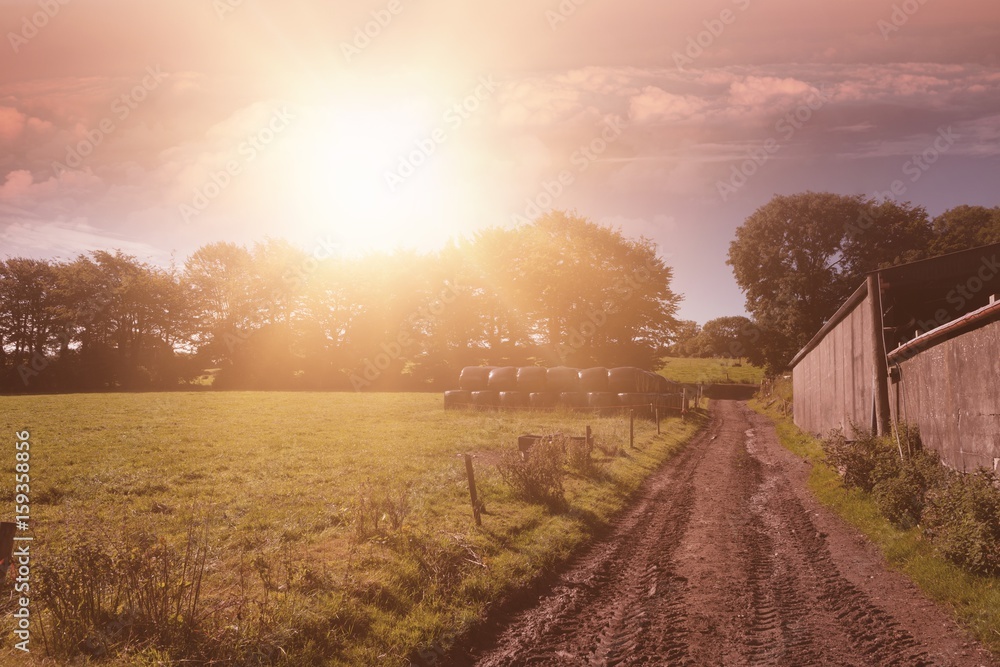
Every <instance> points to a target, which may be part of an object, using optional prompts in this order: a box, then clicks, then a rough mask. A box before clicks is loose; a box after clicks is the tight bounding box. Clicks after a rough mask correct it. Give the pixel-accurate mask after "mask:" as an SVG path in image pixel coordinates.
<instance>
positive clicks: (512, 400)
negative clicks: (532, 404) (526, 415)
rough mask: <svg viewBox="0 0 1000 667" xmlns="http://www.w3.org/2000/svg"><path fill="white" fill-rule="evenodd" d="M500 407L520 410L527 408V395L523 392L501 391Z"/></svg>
mask: <svg viewBox="0 0 1000 667" xmlns="http://www.w3.org/2000/svg"><path fill="white" fill-rule="evenodd" d="M500 407H502V408H510V409H516V410H520V409H523V408H526V407H528V394H527V393H526V392H523V391H501V392H500Z"/></svg>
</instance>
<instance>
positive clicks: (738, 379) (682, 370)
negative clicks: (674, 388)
mask: <svg viewBox="0 0 1000 667" xmlns="http://www.w3.org/2000/svg"><path fill="white" fill-rule="evenodd" d="M663 362H664V364H665V365H664V367H663V368H661V369H660V371H659V373H660V375H663V376H664V377H666V378H667V379H668V380H673V381H674V382H683V383H685V384H701V383H704V384H714V383H737V384H760V383H761V381H763V379H764V369H762V368H757V367H756V366H751V365H750V364H748V363H747V362H746V360H743V361H740V360H738V359H695V358H688V357H664V359H663ZM737 364H740V365H737Z"/></svg>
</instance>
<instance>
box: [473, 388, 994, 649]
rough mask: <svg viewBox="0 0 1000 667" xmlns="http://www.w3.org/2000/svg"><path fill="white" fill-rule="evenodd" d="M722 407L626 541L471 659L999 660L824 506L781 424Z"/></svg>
mask: <svg viewBox="0 0 1000 667" xmlns="http://www.w3.org/2000/svg"><path fill="white" fill-rule="evenodd" d="M714 406H715V408H714V415H713V418H712V421H711V423H710V425H709V426H708V428H707V429H706V430H705V431H704V432H703V433H702V434H701V435H699V436H698V437H697V438H696V439H695V440H694V441H693V442H692V443H691V444H690V445H689V446H688V447H686V448H685V450H684V451H683V452H682V453H681V454H680V455H679V456H678V457H676V458H675V459H674V460H673V461H671V462H670V463H668V464H667V466H665V467H664V469H663V470H662V471H660V472H659V473H657V474H656V475H655V476H654V477H653V478H652V479H651V480H649V482H648V483H647V485H646V486H645V487H644V489H643V491H642V492H641V495H640V497H639V499H638V500H637V502H636V503H635V505H634V506H633V507H632V508H631V509H630V510H629V511H628V512H627V513H626V514H625V515H624V516H623V517H622V519H621V521H620V523H619V524H618V526H617V528H616V529H615V530H614V531H613V533H612V534H611V535H610V536H609V537H608V538H607V539H606V540H604V541H602V542H600V543H597V544H595V545H594V546H593V547H592V548H591V549H590V550H589V551H588V552H587V553H585V554H583V555H582V556H581V557H580V558H579V559H578V560H577V561H576V563H575V564H574V565H573V566H572V567H571V568H570V569H569V570H568V571H567V572H566V573H565V574H564V575H563V576H561V577H560V578H559V580H558V581H557V582H556V583H555V585H554V586H553V587H552V588H551V589H550V590H549V591H548V593H547V594H546V596H545V597H543V598H542V599H541V600H540V601H539V603H538V604H537V605H536V606H534V607H533V608H531V609H528V610H527V611H524V612H522V613H521V614H519V615H518V616H517V617H515V618H514V619H512V620H511V621H510V623H509V625H507V626H506V627H505V628H504V629H503V630H502V631H501V632H500V633H499V634H498V635H497V636H494V637H491V638H487V639H483V640H482V641H483V643H484V645H483V646H481V647H478V648H477V649H475V650H473V653H472V657H471V659H470V662H471V663H473V664H477V665H481V666H482V667H501V666H502V667H510V666H516V665H566V666H572V665H727V666H728V665H906V666H911V665H956V666H966V665H969V666H972V665H983V666H986V665H989V666H991V667H995V666H997V665H998V663H997V662H996V661H995V660H993V659H992V658H991V657H990V656H989V654H988V653H987V652H986V651H985V650H983V649H981V648H980V647H979V646H978V645H977V644H975V643H974V642H973V641H972V640H971V639H970V638H969V637H968V636H967V635H966V633H964V632H963V631H962V630H960V629H959V628H958V627H957V626H956V625H955V623H954V622H953V621H952V620H951V619H950V618H948V616H947V615H946V614H945V613H944V612H943V611H941V610H940V609H938V608H937V607H936V606H935V605H933V604H932V603H931V602H929V601H928V600H927V599H926V598H925V597H923V596H922V595H921V594H920V592H919V591H918V590H917V589H916V588H915V587H914V586H913V585H912V584H911V583H910V582H909V581H907V580H906V579H904V578H903V577H902V576H900V575H898V574H896V573H894V572H890V571H887V570H886V568H885V566H884V563H883V562H882V560H881V558H880V556H879V555H878V553H877V552H876V551H875V550H874V548H873V547H871V546H870V545H869V544H867V542H865V541H864V539H863V538H861V537H860V536H858V535H857V534H856V533H855V532H854V531H853V530H851V529H850V528H848V527H846V526H845V525H844V524H843V523H842V522H840V521H839V520H838V519H837V518H836V517H835V516H833V515H832V514H831V513H830V512H829V511H827V510H826V509H824V508H822V507H820V506H818V504H817V503H816V502H815V501H814V500H813V499H812V497H811V495H810V494H809V491H808V490H807V489H806V487H805V479H806V476H807V474H808V470H809V466H808V465H807V464H806V463H805V462H803V461H802V460H801V459H798V458H797V457H795V456H794V455H792V454H791V453H789V452H788V451H787V450H785V449H784V448H782V447H781V446H780V445H779V444H778V441H777V436H776V434H775V432H774V428H773V426H772V425H771V424H770V422H769V421H768V420H767V419H765V418H763V417H760V416H759V415H757V414H755V413H753V412H752V411H751V410H749V409H748V408H747V407H746V406H745V404H743V403H738V402H731V401H722V402H717V403H715V404H714Z"/></svg>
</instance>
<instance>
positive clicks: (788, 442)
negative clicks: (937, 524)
mask: <svg viewBox="0 0 1000 667" xmlns="http://www.w3.org/2000/svg"><path fill="white" fill-rule="evenodd" d="M768 402H769V399H763V400H762V399H757V400H754V401H752V402H751V406H752V407H753V408H754V409H756V410H757V411H758V412H761V413H763V414H766V415H767V416H769V417H771V418H772V419H773V420H774V422H775V426H776V428H777V431H778V437H779V439H780V440H781V443H782V444H783V445H784V446H785V447H786V448H788V449H789V450H790V451H792V452H793V453H795V454H796V455H798V456H801V457H802V458H804V459H808V460H809V461H811V462H812V471H811V473H810V476H809V487H810V489H811V490H812V492H813V493H814V494H815V495H816V497H817V498H818V499H819V500H820V502H822V503H823V504H824V505H826V506H828V507H830V508H831V509H832V510H833V511H834V512H836V513H837V514H838V515H839V516H840V517H841V518H843V519H844V520H846V521H847V522H848V523H850V524H851V525H853V526H854V527H855V528H857V529H858V530H860V531H861V532H862V533H863V534H864V535H865V536H867V537H868V539H869V540H871V541H872V542H873V543H874V544H875V545H877V546H878V547H879V549H880V550H881V551H882V553H883V554H884V556H885V559H886V561H887V562H888V563H889V564H890V566H892V567H893V568H895V569H897V570H899V571H900V572H902V573H904V574H905V575H906V576H908V577H909V578H910V579H911V580H913V582H914V583H916V584H917V586H919V587H920V588H921V590H923V591H924V593H925V594H927V595H928V596H929V597H930V598H932V599H933V600H936V601H937V602H939V603H942V604H944V605H945V606H946V607H947V608H949V609H951V610H952V612H953V613H954V615H955V617H956V618H957V619H958V621H959V622H960V623H961V624H962V625H965V626H966V627H968V628H969V629H970V630H971V631H972V632H973V634H974V635H975V636H976V637H977V638H978V639H979V640H980V641H981V642H983V644H985V645H986V646H987V647H988V648H989V649H990V650H991V651H993V652H994V653H996V654H997V655H998V656H1000V578H998V577H982V576H977V575H974V574H970V573H968V572H966V571H964V570H962V569H961V568H959V567H958V566H956V565H953V564H952V563H950V562H948V561H946V560H945V559H944V558H942V557H941V556H939V555H938V554H937V553H935V551H934V548H933V547H932V546H931V544H930V543H929V542H928V541H927V540H925V539H924V538H923V536H922V534H921V530H920V528H919V527H917V528H913V529H910V530H902V529H900V528H896V527H895V526H893V525H892V524H891V523H890V522H889V521H888V519H886V518H885V517H884V516H882V514H881V513H880V512H879V511H878V508H877V507H876V505H875V502H874V500H873V499H872V497H871V495H870V494H867V493H864V492H863V491H861V490H859V489H847V488H845V487H844V485H843V484H842V483H841V479H840V476H839V475H838V474H837V471H836V470H834V469H833V468H832V467H831V466H830V465H828V464H827V463H826V462H825V456H824V453H823V449H822V447H821V445H820V442H819V440H817V439H816V438H814V437H812V436H810V435H808V434H806V433H803V432H802V431H801V430H799V429H798V427H796V426H795V424H794V423H793V422H792V420H791V417H789V416H787V415H783V414H781V412H780V411H779V409H778V404H777V403H773V404H772V405H771V406H770V407H765V406H766V405H767V403H768Z"/></svg>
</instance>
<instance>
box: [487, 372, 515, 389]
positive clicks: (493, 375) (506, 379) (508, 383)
mask: <svg viewBox="0 0 1000 667" xmlns="http://www.w3.org/2000/svg"><path fill="white" fill-rule="evenodd" d="M489 389H490V391H517V368H516V367H514V366H501V367H500V368H494V369H493V370H491V371H490V383H489Z"/></svg>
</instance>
